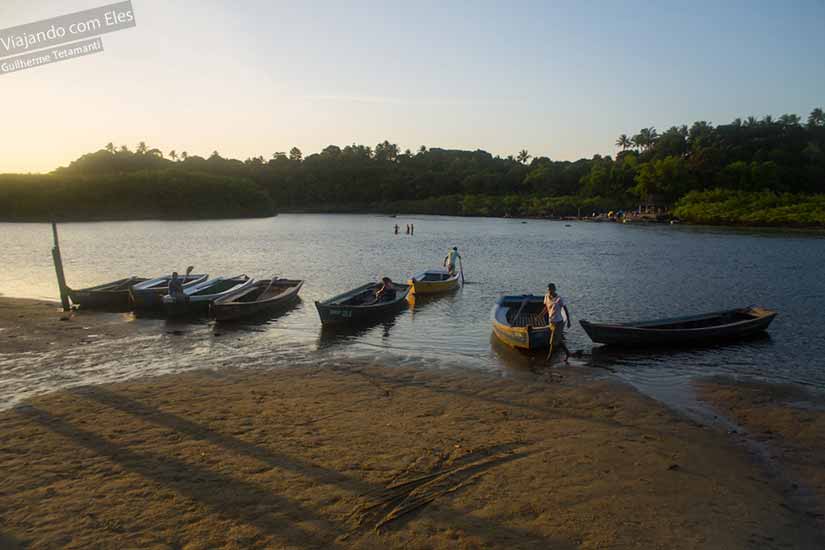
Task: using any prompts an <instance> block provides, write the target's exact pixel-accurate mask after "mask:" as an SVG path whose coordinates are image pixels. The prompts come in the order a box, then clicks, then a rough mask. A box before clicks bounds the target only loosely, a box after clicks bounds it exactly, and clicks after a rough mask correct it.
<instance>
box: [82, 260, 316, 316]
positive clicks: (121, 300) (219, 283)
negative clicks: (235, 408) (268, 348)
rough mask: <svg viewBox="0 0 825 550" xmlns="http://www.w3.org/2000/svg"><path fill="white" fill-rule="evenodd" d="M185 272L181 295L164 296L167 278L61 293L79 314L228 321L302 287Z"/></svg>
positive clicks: (287, 299)
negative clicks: (134, 313) (132, 312)
mask: <svg viewBox="0 0 825 550" xmlns="http://www.w3.org/2000/svg"><path fill="white" fill-rule="evenodd" d="M189 271H190V270H187V273H186V274H184V275H179V276H177V279H178V281H179V284H180V290H181V292H180V293H178V294H175V295H173V294H171V293H170V282H171V281H172V280H173V275H161V276H159V277H155V278H153V279H147V278H142V277H128V278H125V279H119V280H117V281H112V282H110V283H105V284H102V285H98V286H93V287H89V288H83V289H78V290H75V289H72V288H69V289H67V292H68V295H69V298H70V299H71V301H72V303H73V304H75V305H77V306H79V307H81V308H85V309H107V310H121V311H122V310H125V309H133V310H137V311H147V310H155V311H157V310H162V311H165V313H166V314H167V315H169V316H180V315H207V314H208V315H210V316H212V317H214V318H215V319H218V320H225V321H228V320H233V319H241V318H243V317H249V316H252V315H256V314H259V313H263V312H266V311H271V310H275V309H278V308H281V307H284V306H287V305H289V304H291V303H293V302H294V301H295V300H296V299H297V297H298V292H299V291H300V290H301V286H302V285H303V284H304V282H303V281H300V280H294V279H281V278H278V277H273V278H272V279H267V280H261V281H257V280H255V279H252V278H250V277H248V276H246V275H237V276H234V277H214V278H212V279H210V278H209V276H208V275H206V274H192V273H189Z"/></svg>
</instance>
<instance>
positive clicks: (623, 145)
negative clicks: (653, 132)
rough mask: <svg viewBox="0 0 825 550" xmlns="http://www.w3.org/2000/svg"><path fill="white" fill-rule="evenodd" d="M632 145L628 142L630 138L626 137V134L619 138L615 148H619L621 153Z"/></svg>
mask: <svg viewBox="0 0 825 550" xmlns="http://www.w3.org/2000/svg"><path fill="white" fill-rule="evenodd" d="M632 145H633V142H632V141H630V138H629V137H627V134H622V135H620V136H619V139H617V140H616V146H617V147H621V148H622V151H625V150H627V149H629V148H630V147H631V146H632Z"/></svg>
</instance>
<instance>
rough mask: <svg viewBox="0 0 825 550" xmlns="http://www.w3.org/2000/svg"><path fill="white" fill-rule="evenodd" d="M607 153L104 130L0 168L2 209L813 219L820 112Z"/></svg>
mask: <svg viewBox="0 0 825 550" xmlns="http://www.w3.org/2000/svg"><path fill="white" fill-rule="evenodd" d="M616 146H617V148H618V149H619V151H618V153H617V154H616V156H615V158H613V157H611V156H601V155H595V156H594V157H593V158H590V159H580V160H577V161H572V162H571V161H554V160H551V159H550V158H548V157H543V156H539V157H534V156H532V155H530V153H529V152H528V151H527V150H522V151H519V152H518V154H517V155H515V156H509V157H506V158H502V157H499V156H493V155H491V154H490V153H487V152H486V151H482V150H476V151H460V150H449V149H439V148H427V147H425V146H421V147H420V148H419V149H418V150H417V152H415V153H413V152H411V151H410V150H409V149H408V150H406V151H403V152H402V151H401V150H400V149H399V147H398V145H396V144H394V143H390V142H389V141H384V142H382V143H379V144H377V145H376V146H375V147H368V146H364V145H356V144H353V145H348V146H346V147H343V148H341V147H338V146H336V145H330V146H328V147H326V148H324V149H323V150H322V151H321V152H319V153H316V154H311V155H308V156H304V155H303V153H302V152H301V150H300V149H298V148H297V147H293V148H292V149H291V150H290V151H289V152H288V153H287V152H276V153H274V154H273V155H272V157H271V158H269V159H265V158H264V157H261V156H259V157H253V158H248V159H246V160H245V161H241V160H236V159H228V158H223V157H222V156H221V155H220V154H219V153H218V152H217V151H214V152H213V153H212V154H211V155H210V156H209V157H208V158H203V157H200V156H196V155H189V154H188V153H187V152H186V151H183V152H180V153H178V152H177V151H175V150H173V151H169V153H168V154H167V155H164V154H163V153H162V152H161V151H159V150H158V149H153V148H150V147H149V146H148V145H147V144H146V143H143V142H141V143H140V144H138V146H137V147H136V148H135V150H134V151H130V150H129V149H128V147H126V146H121V147H119V148H116V147H115V146H114V145H113V144H112V143H109V144H108V145H107V146H106V147H105V148H103V149H101V150H100V151H97V152H94V153H90V154H86V155H83V156H82V157H80V158H79V159H77V160H75V161H73V162H72V163H71V164H70V165H69V166H67V167H62V168H58V169H57V170H55V171H54V172H52V173H51V174H47V175H18V174H10V175H2V176H0V219H3V220H41V219H59V220H87V219H127V218H171V219H180V218H219V217H252V216H269V215H273V214H274V213H275V212H276V210H279V211H303V212H387V213H426V214H449V215H460V216H461V215H464V216H513V217H520V216H532V217H558V216H570V215H576V214H579V213H581V214H582V215H590V214H591V213H593V212H605V211H607V210H610V209H612V210H616V209H636V208H638V207H639V206H642V207H644V208H650V207H652V208H656V209H669V210H670V211H671V212H672V213H673V214H674V215H676V216H678V217H681V218H683V219H685V220H687V221H695V222H702V223H716V224H754V225H825V114H824V113H823V111H822V109H814V110H813V111H812V112H811V113H810V115H809V117H808V118H807V120H805V121H803V120H802V119H800V117H799V116H797V115H782V116H781V117H779V118H777V119H774V118H773V117H771V116H766V117H764V118H762V119H759V120H757V119H756V118H754V117H749V118H747V119H746V120H741V119H736V120H734V121H733V122H731V123H729V124H723V125H718V126H714V125H712V124H710V123H708V122H705V121H699V122H695V123H694V124H693V125H691V126H690V127H687V126H678V127H677V126H673V127H671V128H669V129H668V130H666V131H664V132H659V131H657V130H656V129H655V128H643V129H641V130H640V131H639V132H638V133H637V134H635V135H632V136H628V135H626V134H622V135H621V136H619V138H618V139H617V141H616Z"/></svg>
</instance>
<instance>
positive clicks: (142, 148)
mask: <svg viewBox="0 0 825 550" xmlns="http://www.w3.org/2000/svg"><path fill="white" fill-rule="evenodd" d="M147 150H148V147H146V142H145V141H141V142H140V143H138V144H137V148H136V149H135V153H137V154H138V155H145V154H146V151H147Z"/></svg>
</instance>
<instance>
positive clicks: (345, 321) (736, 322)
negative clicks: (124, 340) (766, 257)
mask: <svg viewBox="0 0 825 550" xmlns="http://www.w3.org/2000/svg"><path fill="white" fill-rule="evenodd" d="M190 272H191V268H189V269H188V270H187V272H186V274H185V275H180V276H179V277H178V279H179V283H178V285H179V286H178V288H179V291H178V293H176V294H175V295H173V294H172V293H170V281H172V276H171V275H170V276H167V275H163V276H160V277H155V278H153V279H146V278H140V277H129V278H125V279H119V280H117V281H112V282H110V283H106V284H102V285H98V286H94V287H90V288H84V289H79V290H74V289H71V288H70V289H68V294H69V297H70V298H71V300H72V302H73V303H74V304H76V305H79V306H80V307H82V308H105V309H124V308H131V309H136V310H146V309H154V310H157V309H162V310H164V311H165V312H166V314H167V315H169V316H180V315H206V314H208V315H210V316H211V317H213V318H215V319H216V320H219V321H231V320H238V319H242V318H245V317H252V316H258V315H263V314H266V313H268V312H274V311H277V310H280V309H283V308H285V307H286V306H288V305H290V304H292V303H294V302H295V301H297V299H298V293H299V292H300V290H301V287H302V286H303V281H302V280H297V279H282V278H278V277H273V278H271V279H264V280H255V279H252V278H250V277H248V276H246V275H238V276H234V277H215V278H212V279H210V278H209V277H208V275H206V274H192V273H190ZM463 283H464V274H463V270H462V271H460V272H454V271H448V270H446V269H430V270H426V271H422V272H420V273H417V274H415V275H414V276H412V277H411V278H410V279H409V280H407V282H406V283H404V284H402V283H393V282H391V281H389V279H385V280H384V281H383V282H379V283H374V282H373V283H367V284H364V285H361V286H359V287H357V288H355V289H353V290H350V291H347V292H344V293H342V294H339V295H337V296H334V297H332V298H329V299H327V300H323V301H317V302H315V307H316V309H317V310H318V315H319V317H320V319H321V323H322V324H323V325H336V326H341V325H359V324H364V323H369V322H372V321H377V320H380V319H382V318H385V317H386V316H388V315H392V314H394V313H397V312H398V311H400V310H401V309H402V308H403V307H404V306H405V305H406V303H407V302H408V300H410V298H411V297H412V296H415V295H435V294H443V293H447V292H451V291H454V290H457V289H458V288H460V287H461V286H462V285H463ZM776 314H777V313H776V312H775V311H772V310H769V309H764V308H761V307H746V308H739V309H731V310H725V311H717V312H712V313H706V314H702V315H694V316H690V317H678V318H669V319H657V320H652V321H638V322H632V323H592V322H589V321H586V320H582V321H580V324H581V326H582V328H583V329H584V331H585V332H586V333H587V335H588V336H589V337H590V339H591V340H593V341H594V342H596V343H601V344H610V345H615V346H633V347H640V346H656V345H684V344H703V343H706V342H710V341H717V340H729V339H734V338H740V337H746V336H750V335H753V334H755V333H758V332H761V331H764V330H765V329H767V328H768V325H770V323H771V321H773V319H774V317H776ZM492 324H493V333H494V334H495V335H496V337H497V338H498V339H499V340H500V341H502V342H504V343H505V344H507V345H509V346H512V347H514V348H520V349H524V350H539V349H546V348H548V347H549V346H550V342H551V326H550V325H549V323H548V319H547V315H546V311H545V309H544V297H543V296H539V295H532V294H524V295H507V296H502V297H500V298H499V299H498V300H497V301H496V304H495V306H494V307H493V311H492Z"/></svg>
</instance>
